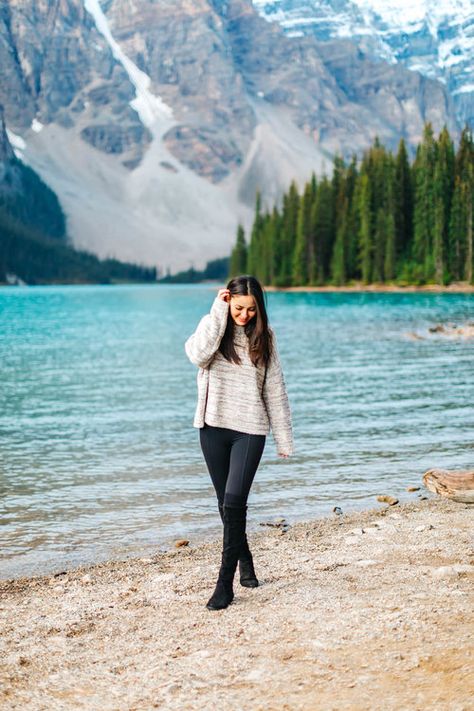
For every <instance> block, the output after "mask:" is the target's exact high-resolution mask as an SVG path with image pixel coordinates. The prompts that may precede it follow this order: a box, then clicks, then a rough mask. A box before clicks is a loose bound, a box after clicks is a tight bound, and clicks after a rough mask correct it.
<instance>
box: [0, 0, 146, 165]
mask: <svg viewBox="0 0 474 711" xmlns="http://www.w3.org/2000/svg"><path fill="white" fill-rule="evenodd" d="M0 66H1V67H2V72H1V74H0V102H1V103H3V105H4V107H5V116H6V119H7V124H8V125H9V126H11V127H13V128H14V129H15V130H16V131H18V132H19V133H22V132H24V131H26V130H28V129H29V127H30V126H31V123H32V121H33V119H36V120H37V121H39V122H41V123H42V124H49V123H52V122H57V123H59V124H60V125H62V126H64V127H69V128H70V127H72V126H75V125H77V127H78V130H79V131H80V132H83V133H84V136H85V137H86V138H88V137H89V136H91V135H93V136H95V135H97V134H98V133H99V134H100V133H103V130H102V132H101V128H102V127H103V125H104V119H105V121H106V123H107V124H108V123H111V124H114V123H115V124H117V125H118V124H120V128H121V131H122V133H123V134H124V135H125V136H126V137H127V139H126V140H124V139H122V140H120V141H119V140H115V141H112V142H113V143H114V146H115V149H116V151H118V152H120V153H127V155H125V156H124V158H128V159H130V158H131V157H133V158H135V157H136V156H137V153H138V154H139V155H140V157H141V155H142V154H143V150H144V147H145V146H146V144H147V142H148V141H149V134H148V132H146V131H144V130H143V126H142V124H141V123H140V121H139V119H138V117H137V114H136V112H135V111H133V109H132V108H131V107H130V106H129V101H130V100H131V99H132V98H133V97H134V91H133V87H132V86H131V84H130V81H129V79H128V77H127V75H126V73H125V71H124V70H123V68H122V66H121V65H120V64H119V63H118V62H117V61H116V60H115V58H114V57H113V55H112V52H111V51H110V48H109V47H108V45H107V44H106V42H105V41H104V39H103V37H102V36H101V35H100V34H99V33H98V31H97V30H96V28H95V25H94V22H93V20H92V18H91V16H90V15H89V13H88V12H86V10H85V9H84V5H83V2H81V1H80V0H55V1H54V2H46V1H42V2H37V1H36V0H9V1H8V2H6V3H2V5H1V8H0ZM104 108H105V115H104ZM95 145H97V147H99V149H101V150H109V149H110V145H111V141H110V140H108V141H100V140H97V141H96V143H95Z"/></svg>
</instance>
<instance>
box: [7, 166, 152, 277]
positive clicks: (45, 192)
mask: <svg viewBox="0 0 474 711" xmlns="http://www.w3.org/2000/svg"><path fill="white" fill-rule="evenodd" d="M0 173H1V181H0V283H5V282H6V281H7V278H8V275H9V274H11V275H14V276H15V277H16V278H18V277H19V278H20V279H21V280H22V281H24V282H25V283H27V284H55V283H102V284H109V283H115V282H129V281H138V282H142V281H156V277H157V273H156V269H155V268H154V267H143V266H140V265H136V264H127V263H125V262H121V261H119V260H117V259H99V258H98V257H96V256H95V255H93V254H90V253H89V252H85V251H81V250H76V249H74V248H73V246H72V245H71V244H70V243H69V242H68V239H67V231H66V219H65V216H64V213H63V211H62V208H61V205H60V204H59V201H58V198H57V196H56V194H55V193H54V192H53V191H52V190H51V189H50V188H49V187H48V186H47V185H46V184H45V183H44V182H43V181H42V180H41V178H40V177H39V176H38V175H37V174H36V173H35V172H34V171H33V170H32V169H31V168H29V167H28V166H26V165H24V164H23V163H22V162H21V161H20V160H18V159H17V158H10V159H8V160H7V161H5V162H2V163H0Z"/></svg>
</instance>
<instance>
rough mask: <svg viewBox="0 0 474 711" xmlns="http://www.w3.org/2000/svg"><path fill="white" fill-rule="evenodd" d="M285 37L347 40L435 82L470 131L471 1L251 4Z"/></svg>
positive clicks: (473, 107)
mask: <svg viewBox="0 0 474 711" xmlns="http://www.w3.org/2000/svg"><path fill="white" fill-rule="evenodd" d="M253 4H254V6H255V8H256V9H257V10H258V11H259V12H260V14H261V15H262V16H263V17H265V18H266V19H267V20H268V21H271V22H277V23H278V24H279V25H281V26H282V27H283V28H284V29H285V32H286V33H287V35H288V36H291V37H301V36H305V35H309V36H313V37H315V38H317V39H318V40H320V41H328V40H330V39H334V38H339V39H342V38H344V39H349V40H350V41H352V42H353V43H354V44H355V45H356V46H357V47H359V48H361V49H362V50H363V51H364V52H367V53H369V54H370V55H372V56H374V57H378V58H381V59H383V60H385V61H387V62H389V63H391V64H397V63H400V64H402V65H403V66H406V67H407V68H409V69H412V70H414V71H418V72H420V73H421V74H423V75H424V76H427V77H431V78H435V79H439V80H440V81H441V82H442V83H444V84H445V86H446V88H447V90H448V92H449V93H450V95H451V96H452V98H453V100H454V103H455V106H456V111H457V115H458V118H459V121H460V122H461V123H463V124H464V123H465V122H467V123H468V124H469V125H471V126H473V125H474V75H473V70H472V67H473V63H474V4H473V3H472V0H417V2H409V1H408V0H271V1H269V0H253Z"/></svg>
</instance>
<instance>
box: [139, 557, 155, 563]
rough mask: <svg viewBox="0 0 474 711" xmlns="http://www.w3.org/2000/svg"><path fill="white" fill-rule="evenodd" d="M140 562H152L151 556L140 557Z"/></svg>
mask: <svg viewBox="0 0 474 711" xmlns="http://www.w3.org/2000/svg"><path fill="white" fill-rule="evenodd" d="M140 563H153V558H140Z"/></svg>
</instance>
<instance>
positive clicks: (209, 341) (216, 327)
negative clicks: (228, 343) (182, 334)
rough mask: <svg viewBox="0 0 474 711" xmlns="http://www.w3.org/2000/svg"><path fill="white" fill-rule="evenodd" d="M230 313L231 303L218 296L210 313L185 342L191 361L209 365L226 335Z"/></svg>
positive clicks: (204, 365) (195, 363) (204, 366)
mask: <svg viewBox="0 0 474 711" xmlns="http://www.w3.org/2000/svg"><path fill="white" fill-rule="evenodd" d="M228 313H229V304H228V303H227V302H226V301H223V300H222V299H219V298H218V297H217V296H216V298H215V299H214V303H213V304H212V307H211V311H210V313H208V314H206V315H205V316H203V317H202V319H201V320H200V322H199V324H198V327H197V329H196V330H195V332H194V333H193V334H192V335H191V336H190V337H189V338H188V340H187V341H186V343H185V344H184V349H185V351H186V355H187V356H188V358H189V360H190V361H191V363H194V365H197V366H198V367H199V368H206V367H207V366H208V365H209V363H210V362H211V360H212V359H213V357H214V354H215V352H216V351H217V349H218V348H219V345H220V342H221V340H222V336H223V335H224V332H225V329H226V326H227V315H228Z"/></svg>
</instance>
